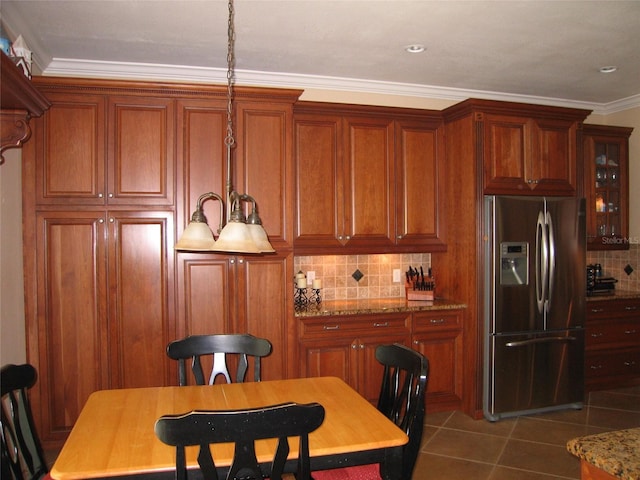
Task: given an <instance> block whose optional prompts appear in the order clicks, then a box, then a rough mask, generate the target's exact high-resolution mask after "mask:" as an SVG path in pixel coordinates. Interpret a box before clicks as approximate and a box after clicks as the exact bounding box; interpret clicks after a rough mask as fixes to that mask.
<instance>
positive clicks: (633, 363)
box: [624, 360, 636, 367]
mask: <svg viewBox="0 0 640 480" xmlns="http://www.w3.org/2000/svg"><path fill="white" fill-rule="evenodd" d="M635 364H636V362H634V361H633V360H632V361H630V362H624V365H625V367H633V366H634V365H635Z"/></svg>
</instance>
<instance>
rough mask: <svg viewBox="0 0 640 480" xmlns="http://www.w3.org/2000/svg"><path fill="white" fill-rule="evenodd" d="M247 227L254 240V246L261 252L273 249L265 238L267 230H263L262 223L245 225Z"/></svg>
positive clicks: (268, 251)
mask: <svg viewBox="0 0 640 480" xmlns="http://www.w3.org/2000/svg"><path fill="white" fill-rule="evenodd" d="M247 228H248V229H249V231H250V232H251V237H252V238H253V241H254V242H256V246H257V247H258V249H259V250H260V251H261V252H262V253H273V252H275V250H274V249H273V247H272V246H271V243H269V239H268V238H267V232H265V231H264V228H262V225H247Z"/></svg>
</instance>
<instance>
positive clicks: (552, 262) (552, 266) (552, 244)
mask: <svg viewBox="0 0 640 480" xmlns="http://www.w3.org/2000/svg"><path fill="white" fill-rule="evenodd" d="M545 223H546V225H547V232H548V233H547V238H548V242H549V269H548V272H549V273H548V275H549V278H548V281H547V284H548V285H549V287H548V288H549V289H548V290H547V298H546V299H545V300H546V301H545V311H546V312H547V313H548V312H549V308H550V306H551V296H552V295H553V284H554V279H555V273H556V241H555V238H554V234H553V219H552V218H551V213H550V212H548V211H547V214H546V222H545ZM545 328H546V325H545Z"/></svg>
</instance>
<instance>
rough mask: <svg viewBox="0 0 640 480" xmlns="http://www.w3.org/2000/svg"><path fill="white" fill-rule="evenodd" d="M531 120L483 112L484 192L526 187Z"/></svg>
mask: <svg viewBox="0 0 640 480" xmlns="http://www.w3.org/2000/svg"><path fill="white" fill-rule="evenodd" d="M530 139H531V121H530V120H529V119H528V118H525V117H515V116H506V115H486V116H485V121H484V150H483V156H484V162H483V164H484V165H483V166H484V181H485V193H498V194H499V193H504V192H505V191H507V192H509V191H512V190H522V191H523V193H526V192H528V191H529V187H528V186H527V183H526V181H527V180H528V178H527V170H526V169H527V162H528V161H529V160H528V156H529V153H528V152H530V150H531V143H530Z"/></svg>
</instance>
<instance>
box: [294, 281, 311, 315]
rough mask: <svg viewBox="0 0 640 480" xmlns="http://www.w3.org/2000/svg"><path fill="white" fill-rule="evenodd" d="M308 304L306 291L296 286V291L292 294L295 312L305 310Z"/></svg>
mask: <svg viewBox="0 0 640 480" xmlns="http://www.w3.org/2000/svg"><path fill="white" fill-rule="evenodd" d="M308 304H309V299H308V298H307V289H306V288H298V287H297V286H296V291H295V293H294V294H293V305H294V307H295V309H296V311H297V312H299V311H300V310H304V309H306V308H307V305H308Z"/></svg>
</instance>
